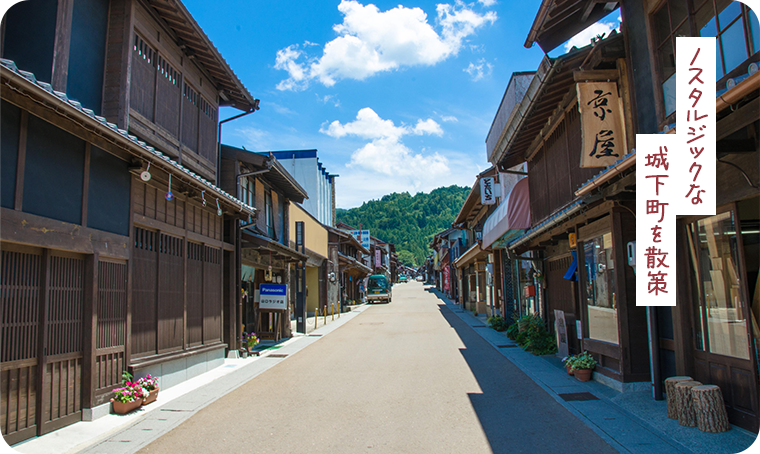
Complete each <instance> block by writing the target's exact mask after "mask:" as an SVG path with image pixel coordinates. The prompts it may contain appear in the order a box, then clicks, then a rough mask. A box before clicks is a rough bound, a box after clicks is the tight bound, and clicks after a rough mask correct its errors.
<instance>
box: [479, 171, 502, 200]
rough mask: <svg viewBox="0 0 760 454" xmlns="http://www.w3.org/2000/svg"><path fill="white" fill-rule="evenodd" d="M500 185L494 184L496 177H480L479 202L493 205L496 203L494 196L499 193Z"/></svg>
mask: <svg viewBox="0 0 760 454" xmlns="http://www.w3.org/2000/svg"><path fill="white" fill-rule="evenodd" d="M499 190H500V186H497V185H496V178H494V177H482V178H481V179H480V203H481V204H483V205H493V204H495V203H496V197H497V196H500V195H501V194H499Z"/></svg>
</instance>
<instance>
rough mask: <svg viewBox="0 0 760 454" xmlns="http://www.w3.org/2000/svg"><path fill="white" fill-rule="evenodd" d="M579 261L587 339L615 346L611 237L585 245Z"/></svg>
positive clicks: (606, 234)
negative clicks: (581, 267) (582, 282)
mask: <svg viewBox="0 0 760 454" xmlns="http://www.w3.org/2000/svg"><path fill="white" fill-rule="evenodd" d="M583 257H584V266H585V277H586V305H587V306H588V334H589V338H590V339H596V340H600V341H605V342H611V343H613V344H617V343H618V323H617V317H618V316H617V303H616V290H617V288H616V285H615V263H614V261H613V256H612V233H611V232H607V233H605V234H603V235H600V236H597V237H595V238H591V239H590V240H587V241H585V242H584V243H583Z"/></svg>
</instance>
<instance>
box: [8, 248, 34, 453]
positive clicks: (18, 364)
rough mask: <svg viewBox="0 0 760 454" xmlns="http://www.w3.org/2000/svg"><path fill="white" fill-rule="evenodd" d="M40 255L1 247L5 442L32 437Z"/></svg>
mask: <svg viewBox="0 0 760 454" xmlns="http://www.w3.org/2000/svg"><path fill="white" fill-rule="evenodd" d="M40 265H41V256H40V255H39V254H28V253H21V252H11V251H5V250H4V251H2V261H1V262H0V273H1V274H0V276H1V279H2V280H1V281H0V294H1V295H2V299H1V300H0V301H1V302H2V306H0V310H2V316H3V318H2V320H0V342H2V343H1V344H0V361H1V362H2V367H0V395H1V396H2V406H1V407H0V427H2V432H3V435H4V436H5V438H6V441H8V442H9V443H15V442H17V441H20V440H23V439H25V438H28V437H31V436H34V435H36V431H37V426H36V407H37V389H36V377H37V372H38V362H37V346H38V338H39V323H38V322H39V312H40V308H39V303H40Z"/></svg>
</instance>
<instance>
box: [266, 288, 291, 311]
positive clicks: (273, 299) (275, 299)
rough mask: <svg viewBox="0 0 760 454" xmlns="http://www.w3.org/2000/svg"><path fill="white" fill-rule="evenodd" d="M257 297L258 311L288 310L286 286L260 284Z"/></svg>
mask: <svg viewBox="0 0 760 454" xmlns="http://www.w3.org/2000/svg"><path fill="white" fill-rule="evenodd" d="M259 295H260V296H259V297H260V298H261V300H260V301H259V309H269V310H282V311H284V310H286V309H287V308H288V286H287V285H277V284H261V287H260V288H259Z"/></svg>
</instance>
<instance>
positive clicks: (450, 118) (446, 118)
mask: <svg viewBox="0 0 760 454" xmlns="http://www.w3.org/2000/svg"><path fill="white" fill-rule="evenodd" d="M441 120H443V121H445V122H447V123H449V122H451V123H456V122H458V121H459V119H458V118H457V117H455V116H453V115H441Z"/></svg>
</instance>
